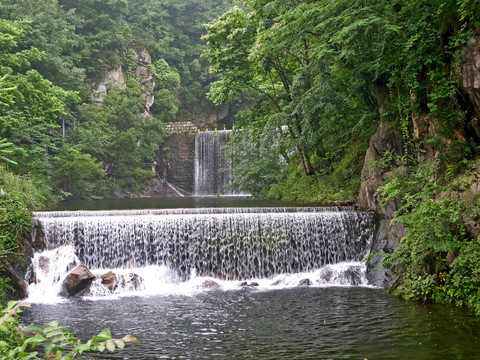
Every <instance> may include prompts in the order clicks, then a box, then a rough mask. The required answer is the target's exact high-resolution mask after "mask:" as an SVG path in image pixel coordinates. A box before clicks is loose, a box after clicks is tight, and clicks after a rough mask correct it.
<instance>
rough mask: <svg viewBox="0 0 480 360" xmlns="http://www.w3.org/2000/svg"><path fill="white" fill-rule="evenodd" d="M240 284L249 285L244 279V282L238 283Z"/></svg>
mask: <svg viewBox="0 0 480 360" xmlns="http://www.w3.org/2000/svg"><path fill="white" fill-rule="evenodd" d="M238 286H248V283H247V282H246V281H244V282H241V283H240V284H238Z"/></svg>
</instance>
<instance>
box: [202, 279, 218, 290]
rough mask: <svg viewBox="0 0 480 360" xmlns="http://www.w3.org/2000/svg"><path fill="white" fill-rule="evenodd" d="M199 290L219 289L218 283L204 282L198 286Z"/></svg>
mask: <svg viewBox="0 0 480 360" xmlns="http://www.w3.org/2000/svg"><path fill="white" fill-rule="evenodd" d="M199 287H200V288H201V289H216V288H219V287H221V286H220V284H219V283H217V282H215V281H213V280H205V281H204V282H203V283H202V284H201V285H200V286H199Z"/></svg>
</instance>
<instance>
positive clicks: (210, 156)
mask: <svg viewBox="0 0 480 360" xmlns="http://www.w3.org/2000/svg"><path fill="white" fill-rule="evenodd" d="M230 133H231V130H216V131H202V132H198V133H197V135H196V137H195V195H237V192H236V191H235V189H234V188H233V187H232V185H233V179H232V177H231V174H230V173H229V172H228V170H229V169H231V166H232V165H231V161H230V160H229V159H227V158H226V157H225V150H224V147H225V145H226V144H227V141H228V137H229V135H230Z"/></svg>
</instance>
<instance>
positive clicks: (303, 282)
mask: <svg viewBox="0 0 480 360" xmlns="http://www.w3.org/2000/svg"><path fill="white" fill-rule="evenodd" d="M310 285H312V281H311V280H310V279H302V280H300V281H299V282H298V286H310Z"/></svg>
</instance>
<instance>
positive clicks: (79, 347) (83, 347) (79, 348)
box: [73, 343, 90, 354]
mask: <svg viewBox="0 0 480 360" xmlns="http://www.w3.org/2000/svg"><path fill="white" fill-rule="evenodd" d="M88 350H90V346H89V345H88V343H87V344H80V345H77V346H75V347H74V348H73V351H78V352H79V353H80V354H81V353H82V352H84V351H88Z"/></svg>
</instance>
